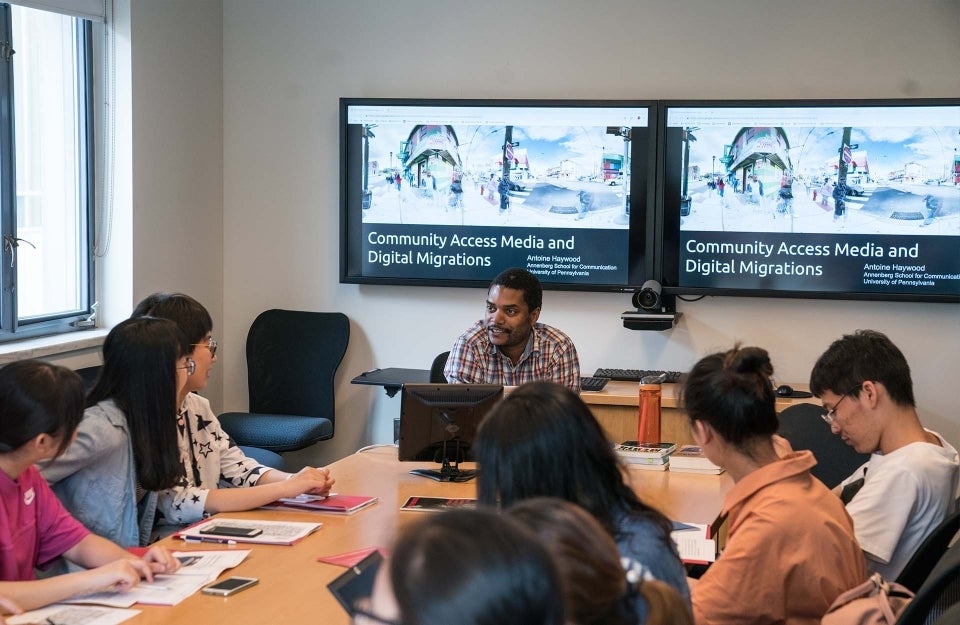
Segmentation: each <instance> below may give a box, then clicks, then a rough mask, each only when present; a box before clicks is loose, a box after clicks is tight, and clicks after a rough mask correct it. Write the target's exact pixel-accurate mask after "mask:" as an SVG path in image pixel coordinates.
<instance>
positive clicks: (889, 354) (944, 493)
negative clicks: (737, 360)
mask: <svg viewBox="0 0 960 625" xmlns="http://www.w3.org/2000/svg"><path fill="white" fill-rule="evenodd" d="M810 390H811V391H812V392H813V394H814V395H816V396H817V397H819V398H821V399H822V400H823V406H824V408H826V409H827V412H826V413H825V414H824V415H823V418H824V420H825V421H827V423H829V424H830V428H831V430H832V431H833V432H834V433H835V434H837V435H839V436H840V437H841V438H842V439H843V441H844V442H845V443H847V444H848V445H850V446H851V447H853V448H854V449H856V450H857V451H858V452H860V453H871V454H872V455H871V457H870V460H869V461H868V462H867V463H865V464H864V465H863V466H861V467H860V468H859V469H857V470H856V471H855V472H854V473H853V475H851V476H850V477H849V478H847V479H846V480H844V481H843V482H842V483H841V484H840V485H839V486H837V488H836V489H835V491H836V493H837V494H838V495H840V496H841V498H842V499H843V500H844V503H845V504H846V508H847V512H848V513H849V514H850V516H851V518H852V519H853V524H854V531H855V533H856V536H857V540H858V541H859V542H860V546H861V548H862V549H863V551H864V553H865V555H866V556H867V565H868V568H869V569H870V570H871V571H878V572H880V573H881V574H882V575H883V576H884V577H885V578H886V579H891V580H892V579H896V577H897V576H898V575H899V574H900V572H901V570H902V569H903V567H904V565H905V564H906V563H907V561H908V560H909V559H910V557H911V556H912V555H913V553H914V552H915V551H916V549H917V547H918V546H919V545H920V543H921V542H923V540H924V538H926V537H927V536H928V535H929V534H930V532H931V531H932V530H933V529H934V528H936V527H937V525H939V524H940V523H941V522H942V521H943V520H944V519H945V518H946V517H947V516H948V515H949V514H950V513H951V512H952V511H953V509H954V506H955V505H956V497H957V481H958V475H960V461H958V457H957V450H956V449H954V448H953V447H952V446H951V445H950V443H948V442H947V441H946V440H944V438H943V437H942V436H940V435H939V434H937V433H936V432H933V431H930V430H927V429H925V428H924V427H923V425H922V424H921V423H920V419H919V417H918V416H917V410H916V403H915V401H914V396H913V383H912V380H911V378H910V366H909V365H908V364H907V361H906V358H904V356H903V353H902V352H901V351H900V350H899V349H898V348H897V346H896V345H894V344H893V343H892V342H891V341H890V339H889V338H887V337H886V336H885V335H884V334H882V333H880V332H876V331H873V330H858V331H857V332H855V333H854V334H848V335H845V336H844V337H843V338H841V339H839V340H837V341H834V342H833V344H831V345H830V347H829V348H828V349H827V351H826V352H824V354H823V355H822V356H820V358H819V360H817V363H816V364H815V365H814V368H813V372H812V373H811V374H810Z"/></svg>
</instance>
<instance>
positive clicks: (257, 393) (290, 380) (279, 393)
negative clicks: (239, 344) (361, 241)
mask: <svg viewBox="0 0 960 625" xmlns="http://www.w3.org/2000/svg"><path fill="white" fill-rule="evenodd" d="M349 340H350V320H349V319H347V316H346V315H344V314H343V313H320V312H305V311H296V310H279V309H272V310H267V311H265V312H262V313H260V315H259V316H258V317H257V318H256V319H255V320H254V321H253V324H252V325H251V326H250V332H249V333H248V334H247V349H246V352H247V386H248V389H249V395H250V407H249V412H227V413H224V414H222V415H220V424H221V425H222V426H223V429H224V430H226V432H227V433H228V434H229V435H230V436H231V437H233V439H234V440H235V441H236V442H237V444H238V445H241V446H247V447H258V448H260V449H266V450H269V451H273V452H278V453H279V452H285V451H295V450H298V449H303V448H305V447H308V446H310V445H312V444H314V443H316V442H317V441H321V440H326V439H328V438H331V437H332V436H333V432H334V409H335V403H334V376H335V375H336V372H337V368H338V367H339V366H340V362H341V361H342V360H343V356H344V355H345V354H346V352H347V343H348V342H349Z"/></svg>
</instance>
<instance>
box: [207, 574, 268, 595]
mask: <svg viewBox="0 0 960 625" xmlns="http://www.w3.org/2000/svg"><path fill="white" fill-rule="evenodd" d="M259 581H260V580H258V579H257V578H256V577H228V578H226V579H222V580H220V581H219V582H216V583H215V584H210V585H209V586H204V587H203V590H202V591H201V592H203V594H205V595H218V596H220V597H229V596H230V595H232V594H236V593H238V592H240V591H241V590H244V589H245V588H250V587H251V586H254V585H256V584H257V582H259Z"/></svg>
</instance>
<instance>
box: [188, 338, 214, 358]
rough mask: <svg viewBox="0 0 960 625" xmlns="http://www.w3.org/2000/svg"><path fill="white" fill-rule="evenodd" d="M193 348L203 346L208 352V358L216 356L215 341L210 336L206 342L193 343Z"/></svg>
mask: <svg viewBox="0 0 960 625" xmlns="http://www.w3.org/2000/svg"><path fill="white" fill-rule="evenodd" d="M193 346H194V347H199V346H203V347H206V348H207V349H209V350H210V356H216V355H217V340H216V339H215V338H213V337H212V336H211V337H210V338H208V339H207V340H206V342H205V343H194V344H193Z"/></svg>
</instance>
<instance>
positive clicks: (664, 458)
mask: <svg viewBox="0 0 960 625" xmlns="http://www.w3.org/2000/svg"><path fill="white" fill-rule="evenodd" d="M676 448H677V444H676V443H645V442H642V441H640V442H638V441H624V442H622V443H620V444H619V445H617V447H616V452H617V455H618V456H619V457H620V458H621V459H622V460H623V461H624V462H626V463H627V464H629V465H630V467H631V468H637V469H646V470H648V471H666V470H667V466H668V465H669V464H670V452H672V451H673V450H675V449H676Z"/></svg>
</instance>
